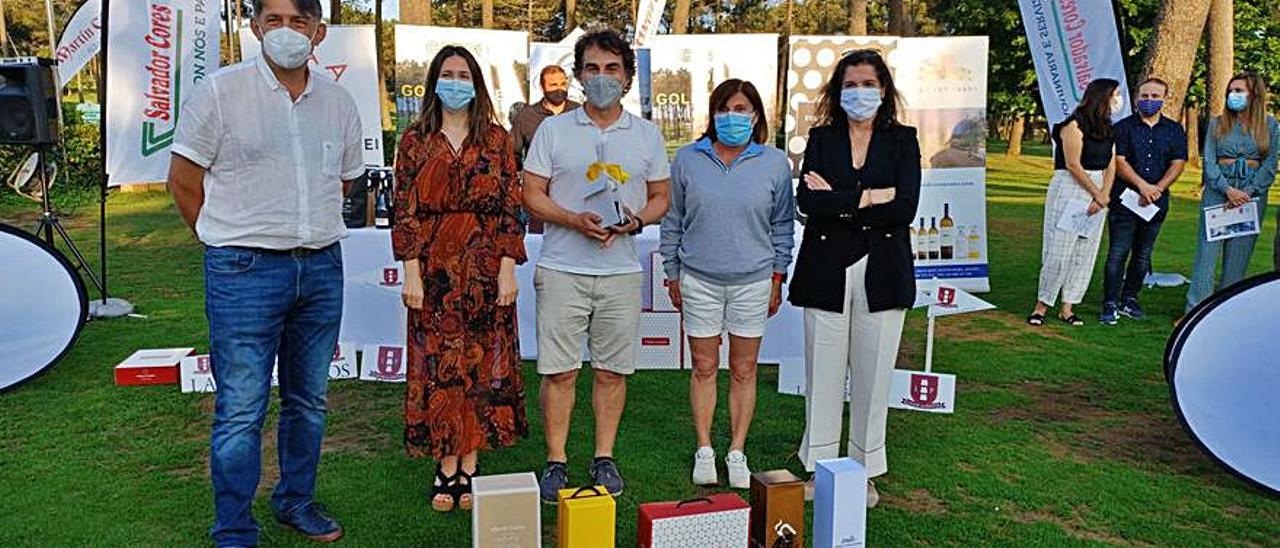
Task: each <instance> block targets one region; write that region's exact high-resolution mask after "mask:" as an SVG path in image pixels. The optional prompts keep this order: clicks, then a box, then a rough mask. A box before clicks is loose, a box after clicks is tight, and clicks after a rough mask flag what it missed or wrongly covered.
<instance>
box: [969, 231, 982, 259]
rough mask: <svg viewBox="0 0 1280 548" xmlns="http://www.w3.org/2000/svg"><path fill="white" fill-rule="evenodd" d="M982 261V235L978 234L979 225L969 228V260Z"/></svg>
mask: <svg viewBox="0 0 1280 548" xmlns="http://www.w3.org/2000/svg"><path fill="white" fill-rule="evenodd" d="M981 259H982V235H980V234H978V225H973V226H970V227H969V260H971V261H977V260H981Z"/></svg>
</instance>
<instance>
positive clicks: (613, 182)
mask: <svg viewBox="0 0 1280 548" xmlns="http://www.w3.org/2000/svg"><path fill="white" fill-rule="evenodd" d="M574 64H575V66H574V75H575V76H576V77H577V78H578V80H579V81H581V82H582V84H583V88H584V89H585V91H586V94H587V104H586V105H584V108H581V109H578V110H575V111H571V112H565V113H563V114H560V115H558V116H555V117H552V118H548V119H547V120H546V121H544V122H543V123H542V125H541V126H540V127H539V128H538V131H537V133H536V134H535V135H534V138H533V144H532V145H531V146H530V148H529V154H528V156H527V157H526V158H525V163H524V169H525V172H524V201H525V207H526V208H527V209H528V210H529V211H530V213H532V214H533V216H534V217H536V218H538V219H541V220H543V221H545V222H546V223H547V228H546V234H545V236H544V237H543V244H542V256H541V257H540V258H539V260H538V269H537V271H536V273H535V275H534V287H535V289H536V290H537V292H538V373H539V374H541V375H542V376H543V377H542V413H543V419H544V424H545V427H546V443H547V466H546V469H545V470H544V471H543V473H542V478H541V480H540V481H539V484H540V488H541V489H540V490H541V494H542V500H543V502H547V503H552V504H554V503H555V502H556V496H557V493H558V491H559V490H560V489H562V488H564V487H565V486H566V485H567V484H568V467H567V461H568V457H567V455H566V453H565V442H566V440H567V438H568V435H569V419H570V416H571V415H572V413H573V405H574V397H575V392H574V385H575V383H576V381H577V378H578V370H579V369H581V368H582V339H583V337H584V336H585V337H586V338H587V339H588V343H589V347H590V350H591V365H592V369H594V370H595V379H594V389H593V390H594V392H593V396H592V407H593V409H594V411H595V419H596V426H595V457H596V458H595V460H594V461H593V462H592V464H591V467H590V476H591V483H590V485H603V486H604V487H605V488H607V489H608V490H609V493H610V494H612V495H614V496H618V495H620V494H622V490H623V487H624V485H625V483H624V481H623V479H622V475H621V473H620V472H619V471H618V467H617V464H616V463H615V462H614V459H613V446H614V441H615V440H616V438H617V433H618V423H619V421H620V420H621V418H622V409H623V407H624V403H625V401H626V394H627V392H626V390H627V385H626V379H627V375H630V374H631V373H633V372H634V371H635V360H636V348H635V346H636V340H637V338H638V336H639V321H640V290H641V287H642V286H643V285H644V271H643V270H642V269H641V266H640V261H639V259H638V257H637V255H636V243H635V241H634V240H633V236H634V235H635V234H638V233H639V231H640V230H641V229H642V228H643V227H644V226H645V225H648V224H657V223H659V222H661V220H662V216H663V215H665V214H666V212H667V206H668V205H669V204H670V203H671V197H670V194H669V188H670V178H671V175H670V168H669V166H668V164H667V153H666V146H665V144H664V143H663V141H662V134H661V132H660V131H659V130H658V128H657V126H655V125H653V124H652V123H650V122H649V121H648V120H645V119H643V118H640V117H638V116H635V115H633V114H631V113H629V112H626V111H625V110H623V109H622V105H621V99H622V96H623V95H624V94H625V93H626V92H627V90H628V89H629V88H630V87H631V83H632V81H633V80H634V78H635V73H636V65H635V53H634V52H633V51H632V50H631V46H630V45H629V44H628V43H627V41H626V40H625V39H623V38H622V36H621V35H619V34H618V33H617V32H615V31H612V30H607V29H606V30H598V31H593V32H590V33H587V34H586V35H584V36H583V37H582V38H580V39H579V40H578V42H577V44H576V45H575V46H574ZM592 190H594V191H596V192H594V193H592V192H591V191H592ZM589 194H590V197H588V195H589ZM615 200H616V202H620V204H619V205H620V207H617V208H614V207H613V204H614V203H615ZM597 212H609V213H611V214H612V215H611V216H614V217H620V219H618V218H615V219H614V220H613V221H614V222H616V221H618V220H620V221H621V222H620V223H617V224H614V222H605V221H604V218H603V217H602V215H601V214H599V213H597Z"/></svg>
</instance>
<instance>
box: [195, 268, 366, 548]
mask: <svg viewBox="0 0 1280 548" xmlns="http://www.w3.org/2000/svg"><path fill="white" fill-rule="evenodd" d="M204 261H205V264H204V268H205V313H206V314H207V316H208V318H209V346H210V358H211V359H210V365H211V366H212V368H213V377H214V379H215V380H216V381H217V386H218V392H217V405H216V409H215V411H214V418H213V435H212V443H211V447H210V458H209V468H210V473H211V475H212V481H213V494H214V512H215V517H214V525H213V528H212V529H210V534H212V535H213V539H214V541H215V542H216V543H217V544H218V545H219V546H227V545H254V544H257V542H258V523H257V522H256V521H255V520H254V519H253V513H252V508H253V499H254V494H255V492H256V491H257V489H258V480H259V478H260V476H261V471H262V463H261V454H262V424H263V420H264V419H265V418H266V414H267V404H268V402H269V399H270V396H271V369H272V365H273V362H275V360H276V356H277V355H278V356H279V381H280V424H279V428H278V446H279V454H278V458H279V459H280V483H279V484H278V485H276V489H275V493H274V494H273V495H272V497H271V505H272V507H274V508H275V510H276V512H289V511H291V510H294V509H296V508H299V507H301V506H303V505H306V504H309V503H310V502H311V499H312V495H313V494H314V493H315V482H316V465H317V464H318V463H319V460H320V442H321V440H322V439H323V438H324V426H325V393H326V390H327V388H328V379H329V361H330V359H331V358H332V356H333V350H334V346H335V345H336V344H337V342H338V327H339V324H340V322H341V320H342V250H341V248H340V247H339V245H338V244H333V245H331V246H329V247H327V248H325V249H322V250H320V251H318V252H315V253H312V254H310V255H307V256H301V257H293V256H290V255H282V254H272V253H264V252H262V251H255V250H249V249H243V248H230V247H226V248H219V247H208V248H206V249H205V256H204Z"/></svg>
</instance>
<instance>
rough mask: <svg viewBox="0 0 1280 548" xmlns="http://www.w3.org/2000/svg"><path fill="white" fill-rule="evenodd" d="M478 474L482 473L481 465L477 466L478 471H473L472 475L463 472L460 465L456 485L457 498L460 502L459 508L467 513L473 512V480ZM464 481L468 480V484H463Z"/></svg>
mask: <svg viewBox="0 0 1280 548" xmlns="http://www.w3.org/2000/svg"><path fill="white" fill-rule="evenodd" d="M478 472H480V466H479V465H477V466H476V469H475V470H474V471H472V472H471V473H470V474H468V473H466V472H464V471H463V470H462V465H461V464H459V465H458V475H457V479H456V481H457V483H456V484H455V485H454V488H455V489H456V490H457V492H456V495H455V497H456V499H457V501H458V508H461V509H463V510H467V511H470V510H471V503H472V502H473V501H472V496H471V478H472V477H474V476H475V475H476V474H477V473H478ZM462 480H466V481H467V482H466V483H462Z"/></svg>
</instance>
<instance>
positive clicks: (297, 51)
mask: <svg viewBox="0 0 1280 548" xmlns="http://www.w3.org/2000/svg"><path fill="white" fill-rule="evenodd" d="M262 51H263V53H265V54H266V55H267V57H268V58H270V59H271V60H272V61H275V63H276V64H277V65H280V68H283V69H296V68H298V67H301V66H303V65H306V64H307V60H308V59H310V58H311V39H310V38H307V35H305V34H302V33H301V32H298V31H296V30H293V29H291V28H287V27H281V28H278V29H275V30H271V31H268V32H267V33H266V34H263V35H262Z"/></svg>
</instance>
